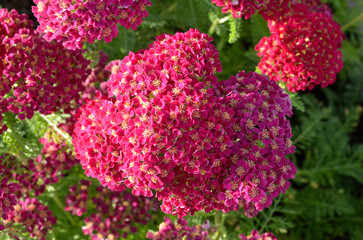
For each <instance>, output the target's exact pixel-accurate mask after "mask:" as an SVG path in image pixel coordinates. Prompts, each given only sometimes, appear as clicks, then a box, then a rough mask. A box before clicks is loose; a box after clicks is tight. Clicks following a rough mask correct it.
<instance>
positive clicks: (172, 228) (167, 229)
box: [146, 218, 215, 240]
mask: <svg viewBox="0 0 363 240" xmlns="http://www.w3.org/2000/svg"><path fill="white" fill-rule="evenodd" d="M214 230H215V228H214V227H211V226H210V225H209V223H206V224H204V225H203V226H200V225H197V226H192V227H189V226H188V221H187V220H185V219H178V223H177V224H176V225H175V224H174V223H173V222H172V221H171V220H170V219H169V218H165V219H164V222H162V223H161V224H160V225H159V231H158V232H155V233H152V232H148V233H147V234H146V238H147V239H153V240H172V239H188V240H192V239H193V240H210V238H209V237H208V236H209V234H210V233H213V232H214Z"/></svg>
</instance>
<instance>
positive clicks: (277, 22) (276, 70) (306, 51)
mask: <svg viewBox="0 0 363 240" xmlns="http://www.w3.org/2000/svg"><path fill="white" fill-rule="evenodd" d="M302 2H303V3H304V4H300V3H296V4H292V6H291V10H290V12H289V14H287V15H285V16H284V17H283V18H278V17H276V18H275V19H273V20H271V21H269V28H270V31H271V34H272V35H271V36H270V37H264V38H262V39H261V41H260V42H259V43H258V44H257V45H256V51H258V56H259V57H262V59H261V61H260V63H259V64H258V68H259V69H260V70H261V71H262V72H263V73H265V74H267V75H268V76H270V77H271V79H272V80H275V81H283V82H286V86H287V88H288V90H289V91H293V92H296V91H299V90H303V91H304V90H306V89H309V90H311V89H313V88H314V86H315V85H321V87H326V86H328V85H330V84H332V83H334V82H335V79H336V74H337V73H338V72H339V71H340V70H341V69H342V67H343V62H342V54H341V52H340V50H339V48H341V42H342V40H343V34H342V32H341V29H340V26H339V25H338V24H337V23H336V22H334V21H333V19H332V17H331V12H330V11H329V9H328V7H327V6H326V5H323V4H321V3H320V1H318V0H315V1H313V0H311V1H302ZM305 3H306V4H305ZM319 3H320V4H319Z"/></svg>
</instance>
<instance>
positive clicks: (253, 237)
mask: <svg viewBox="0 0 363 240" xmlns="http://www.w3.org/2000/svg"><path fill="white" fill-rule="evenodd" d="M239 236H240V238H241V240H277V237H276V236H275V235H273V234H272V233H263V234H259V233H258V231H257V230H252V232H251V234H250V235H248V236H246V235H244V234H240V235H239Z"/></svg>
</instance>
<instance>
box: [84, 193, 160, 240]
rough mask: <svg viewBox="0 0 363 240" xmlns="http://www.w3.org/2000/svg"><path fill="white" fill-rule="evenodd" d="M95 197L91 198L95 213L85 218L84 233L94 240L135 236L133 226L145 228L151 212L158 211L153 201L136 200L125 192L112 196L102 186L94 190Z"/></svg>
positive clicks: (142, 198) (138, 198)
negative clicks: (130, 234) (140, 225)
mask: <svg viewBox="0 0 363 240" xmlns="http://www.w3.org/2000/svg"><path fill="white" fill-rule="evenodd" d="M96 191H97V195H96V196H95V197H93V198H92V202H93V203H94V206H95V208H96V213H94V214H91V215H90V216H87V217H85V218H84V222H85V224H86V225H85V226H83V227H82V230H83V233H84V234H85V235H89V236H90V238H91V239H93V240H102V239H120V238H121V237H122V238H127V236H128V234H129V233H135V232H136V231H137V227H136V224H135V223H138V224H143V225H145V224H147V221H149V220H150V219H151V215H150V213H151V211H155V210H156V209H157V208H159V205H158V202H157V201H155V199H150V198H146V197H136V196H134V195H132V194H130V193H128V192H126V191H125V192H112V191H110V190H108V189H107V188H104V187H102V186H99V187H97V189H96Z"/></svg>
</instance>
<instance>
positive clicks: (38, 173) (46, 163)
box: [0, 139, 78, 196]
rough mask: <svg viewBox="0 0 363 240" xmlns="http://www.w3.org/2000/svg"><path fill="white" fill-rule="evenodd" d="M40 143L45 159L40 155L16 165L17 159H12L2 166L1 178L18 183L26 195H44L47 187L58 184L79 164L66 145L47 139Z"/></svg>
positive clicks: (41, 140)
mask: <svg viewBox="0 0 363 240" xmlns="http://www.w3.org/2000/svg"><path fill="white" fill-rule="evenodd" d="M40 142H41V143H42V144H43V145H44V147H43V150H42V153H43V155H44V157H43V156H42V155H39V156H38V157H37V158H33V159H29V160H28V161H26V163H19V164H16V162H17V160H16V159H14V158H10V159H9V160H8V161H7V162H6V163H5V162H4V163H3V165H0V167H1V166H3V167H4V170H3V171H2V172H1V175H0V176H4V177H6V178H8V179H11V180H12V181H13V182H16V183H18V184H19V186H20V188H21V193H22V194H24V195H26V194H28V193H29V192H33V193H34V195H36V196H38V195H40V194H42V193H43V192H44V191H45V188H46V186H47V185H49V184H54V183H57V182H58V181H59V177H61V176H62V175H63V171H64V170H68V169H70V168H71V167H72V166H73V165H74V164H76V163H77V162H78V161H77V160H76V159H75V158H74V157H73V156H72V155H71V154H70V153H69V152H68V153H67V148H66V144H65V143H55V142H53V141H50V142H48V141H47V140H46V139H40ZM19 190H20V189H19Z"/></svg>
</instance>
